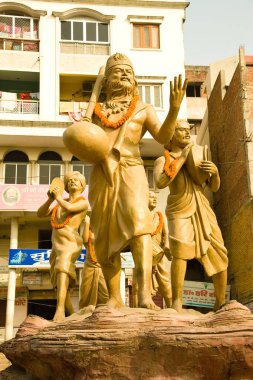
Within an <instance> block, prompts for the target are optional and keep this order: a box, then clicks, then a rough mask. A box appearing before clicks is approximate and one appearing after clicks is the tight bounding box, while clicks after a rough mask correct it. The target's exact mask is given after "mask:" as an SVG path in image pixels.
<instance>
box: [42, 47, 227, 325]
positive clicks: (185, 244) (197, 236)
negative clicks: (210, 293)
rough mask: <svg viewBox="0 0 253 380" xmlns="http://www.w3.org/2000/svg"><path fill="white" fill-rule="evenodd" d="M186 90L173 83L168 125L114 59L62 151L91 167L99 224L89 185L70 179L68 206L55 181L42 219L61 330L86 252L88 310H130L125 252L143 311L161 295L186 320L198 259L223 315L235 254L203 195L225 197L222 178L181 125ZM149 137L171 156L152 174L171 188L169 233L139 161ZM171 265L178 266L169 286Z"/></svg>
mask: <svg viewBox="0 0 253 380" xmlns="http://www.w3.org/2000/svg"><path fill="white" fill-rule="evenodd" d="M103 71H104V72H103ZM101 87H103V88H104V91H105V94H106V100H105V101H104V102H103V103H102V104H100V103H98V97H99V91H100V89H101ZM186 87H187V81H185V82H184V83H182V77H181V75H179V77H178V78H177V77H175V78H174V82H173V83H172V82H171V83H170V101H169V105H170V108H169V112H168V114H167V117H166V118H165V120H164V122H163V123H162V124H161V123H160V121H159V119H158V117H157V115H156V112H155V110H154V108H153V107H152V105H150V104H145V103H143V102H142V101H140V100H139V98H138V88H137V82H136V79H135V75H134V70H133V66H132V63H131V62H130V60H129V59H128V57H126V56H125V55H123V54H120V53H116V54H114V55H112V56H111V57H109V59H108V61H107V63H106V67H105V69H104V70H103V69H102V70H101V71H100V75H99V76H98V80H97V83H96V85H95V87H94V90H93V94H92V97H91V100H90V103H89V106H88V109H87V112H86V115H85V117H84V118H83V119H82V120H81V121H79V122H77V123H74V124H73V125H72V126H70V127H68V128H67V129H66V131H65V133H64V143H65V145H66V147H67V148H68V149H69V151H70V152H71V153H73V154H74V155H75V156H76V157H78V158H79V159H80V160H83V159H85V160H87V161H88V162H90V163H93V169H92V172H91V175H90V178H89V203H90V206H91V215H90V221H87V218H86V219H85V216H86V213H87V211H88V201H87V200H85V199H84V198H82V196H81V194H82V192H83V190H84V188H85V178H84V177H83V176H82V175H81V174H80V173H78V172H72V173H69V174H67V175H65V177H64V186H65V190H66V191H67V192H68V193H69V198H68V199H63V198H62V192H63V188H62V187H61V185H60V184H59V183H57V181H55V183H54V181H53V183H52V184H51V186H50V190H49V192H48V200H47V201H46V202H45V203H44V204H43V205H42V206H41V207H40V209H39V210H38V216H48V215H51V224H52V229H53V233H52V244H53V249H52V254H51V257H50V264H51V271H50V273H51V279H52V284H53V286H54V287H56V288H57V309H56V314H55V317H54V320H55V321H60V320H62V319H63V318H64V316H65V311H66V314H71V313H73V307H72V305H71V301H70V295H69V289H70V287H71V286H72V285H73V282H74V281H75V266H74V263H75V260H76V259H77V257H78V256H79V254H80V252H81V249H82V244H83V243H84V244H85V246H86V249H87V253H88V256H87V262H86V263H85V268H84V272H83V276H82V278H83V282H82V286H81V289H82V290H81V297H80V307H84V306H87V305H88V304H94V305H95V304H96V303H105V302H106V303H107V304H108V305H110V306H112V307H115V308H122V307H124V306H125V305H124V302H123V300H122V298H121V295H120V275H121V256H120V253H121V252H122V251H126V250H129V251H131V253H132V255H133V260H134V265H135V269H134V293H135V296H134V303H135V306H138V307H142V308H148V309H152V310H158V309H159V308H158V307H157V306H156V305H155V303H154V302H153V300H152V295H154V294H155V292H157V291H159V292H160V293H161V295H162V296H163V297H164V300H165V303H166V306H167V307H172V308H174V309H176V310H177V311H181V309H182V292H183V282H184V278H185V272H186V266H187V260H191V259H197V260H199V262H200V263H201V264H202V265H203V267H204V269H205V272H206V274H207V275H208V276H212V279H213V282H214V288H215V295H216V303H215V310H217V309H219V308H220V307H221V306H222V305H223V304H224V302H225V291H226V283H227V265H228V260H227V251H226V248H225V247H224V244H223V240H222V236H221V232H220V229H219V227H218V224H217V220H216V217H215V215H214V213H213V211H212V209H211V207H210V205H209V203H208V201H207V199H206V197H205V196H204V194H203V186H202V185H203V184H204V183H206V184H207V185H208V186H209V188H210V189H211V190H212V191H217V190H218V188H219V182H220V181H219V174H218V170H217V167H216V166H215V165H214V164H213V163H212V162H211V161H209V160H208V159H207V156H206V150H205V149H204V148H202V147H199V146H197V145H193V144H192V143H191V142H190V130H189V124H188V123H187V122H186V121H183V120H178V113H179V109H180V105H181V102H182V100H183V97H184V95H185V92H186ZM146 132H149V133H150V134H151V135H152V137H153V138H154V139H155V140H156V141H157V142H158V143H160V144H162V145H163V146H164V147H165V155H164V156H163V157H160V158H158V159H157V160H156V162H155V167H154V175H155V181H156V185H157V187H158V188H165V187H167V186H168V188H169V196H168V200H167V207H166V216H167V220H168V228H169V232H168V231H167V227H166V221H165V220H163V216H162V214H161V213H160V212H154V209H155V207H156V200H155V199H156V195H155V194H154V193H153V194H152V193H151V194H150V193H149V187H148V182H147V177H146V174H145V169H144V166H143V161H142V158H141V154H140V141H141V139H142V137H143V136H144V134H145V133H146ZM195 151H196V152H195ZM54 201H56V206H55V207H54V208H52V203H53V202H54ZM84 220H85V223H84V229H83V233H82V234H80V233H79V232H78V230H79V227H80V226H81V224H82V222H83V221H84ZM168 259H172V264H171V285H170V279H169V270H168ZM105 284H106V286H105ZM106 288H107V289H106Z"/></svg>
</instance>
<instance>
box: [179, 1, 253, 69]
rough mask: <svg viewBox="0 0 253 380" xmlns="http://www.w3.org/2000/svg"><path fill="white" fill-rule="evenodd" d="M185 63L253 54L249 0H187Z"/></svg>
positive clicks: (252, 9)
mask: <svg viewBox="0 0 253 380" xmlns="http://www.w3.org/2000/svg"><path fill="white" fill-rule="evenodd" d="M189 1H190V5H189V7H188V8H186V21H185V24H184V41H185V64H187V65H209V64H210V63H212V62H215V61H219V60H221V59H223V58H227V57H230V56H233V55H236V54H237V53H238V49H239V46H240V45H244V47H245V53H246V55H253V0H189Z"/></svg>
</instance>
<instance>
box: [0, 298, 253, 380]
mask: <svg viewBox="0 0 253 380" xmlns="http://www.w3.org/2000/svg"><path fill="white" fill-rule="evenodd" d="M0 351H1V352H3V353H4V354H5V355H6V357H7V358H8V359H9V360H10V361H11V362H12V363H15V364H16V365H19V366H21V367H22V368H25V369H26V371H27V373H29V374H31V375H33V376H35V377H36V378H38V379H41V380H49V379H57V380H81V379H103V380H109V379H110V380H111V379H113V380H128V379H140V380H143V379H145V380H146V379H152V380H154V379H156V380H158V379H159V380H161V379H173V380H181V379H182V380H195V379H196V380H199V379H203V380H219V379H220V380H225V379H230V380H239V379H245V380H246V379H253V315H252V314H251V312H250V310H249V309H248V308H247V307H245V306H243V305H241V304H239V303H237V302H236V301H231V302H230V303H229V304H228V305H226V306H224V307H223V308H222V309H221V310H219V311H218V312H216V313H209V314H206V315H198V314H194V313H187V314H178V313H176V312H175V311H174V310H172V309H165V310H161V311H159V312H157V311H148V310H145V309H126V310H124V311H117V310H115V309H112V308H110V307H108V306H98V307H97V308H96V309H95V310H94V312H93V313H92V309H91V308H87V309H86V310H84V314H82V315H77V314H76V315H74V316H71V317H70V318H67V319H66V320H65V321H64V322H63V323H58V324H56V323H54V322H48V321H45V320H43V319H42V318H40V317H35V316H28V317H27V319H26V320H25V321H24V323H23V324H22V326H21V328H20V329H19V331H18V334H17V336H16V338H14V339H12V340H10V341H8V342H5V343H3V344H2V345H1V346H0Z"/></svg>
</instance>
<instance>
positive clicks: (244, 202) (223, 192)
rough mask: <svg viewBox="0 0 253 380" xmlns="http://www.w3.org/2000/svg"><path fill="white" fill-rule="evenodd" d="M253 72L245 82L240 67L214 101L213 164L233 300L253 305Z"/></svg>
mask: <svg viewBox="0 0 253 380" xmlns="http://www.w3.org/2000/svg"><path fill="white" fill-rule="evenodd" d="M252 69H253V68H252V67H251V66H249V67H248V66H247V67H246V75H244V76H242V75H241V70H242V67H241V64H239V65H238V66H237V68H236V71H235V73H234V76H233V78H232V80H231V83H230V85H229V87H228V88H227V91H226V94H225V96H224V98H223V99H222V91H224V88H223V80H222V73H220V74H219V76H218V78H217V81H216V83H215V85H214V88H213V90H212V93H211V96H210V98H209V101H208V115H209V118H208V125H209V134H210V146H211V153H212V159H213V161H214V162H215V164H216V165H217V166H218V169H219V173H220V177H221V187H220V190H219V191H218V192H217V193H216V194H214V209H215V212H216V215H217V219H218V222H219V225H220V227H221V230H222V234H223V237H224V240H225V244H226V247H227V248H228V252H229V282H230V284H231V292H232V298H236V299H237V300H238V301H241V302H243V303H247V302H250V301H251V300H253V264H252V263H253V231H252V225H253V223H252V221H253V211H252V202H251V199H250V192H249V179H248V170H247V167H248V162H247V154H246V145H245V142H244V137H245V110H244V105H245V103H246V108H247V109H248V110H249V111H250V112H248V114H247V117H252V116H253V113H252V111H253V87H252V84H253V70H252ZM243 78H245V79H243ZM244 80H245V83H244ZM245 88H247V93H248V98H245V94H244V89H245ZM248 89H249V90H248Z"/></svg>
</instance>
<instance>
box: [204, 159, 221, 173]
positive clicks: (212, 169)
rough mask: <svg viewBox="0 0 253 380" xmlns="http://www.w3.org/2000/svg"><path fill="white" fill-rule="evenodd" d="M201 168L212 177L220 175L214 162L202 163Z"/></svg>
mask: <svg viewBox="0 0 253 380" xmlns="http://www.w3.org/2000/svg"><path fill="white" fill-rule="evenodd" d="M199 168H200V169H201V170H203V171H204V172H206V173H209V174H211V175H217V174H218V168H217V166H216V165H215V164H214V163H213V162H212V161H205V160H203V161H201V163H200V164H199Z"/></svg>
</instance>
